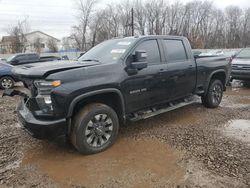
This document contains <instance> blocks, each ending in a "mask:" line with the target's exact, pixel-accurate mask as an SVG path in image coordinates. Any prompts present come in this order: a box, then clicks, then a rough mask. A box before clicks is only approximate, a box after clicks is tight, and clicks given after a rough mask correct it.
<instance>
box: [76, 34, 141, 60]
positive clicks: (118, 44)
mask: <svg viewBox="0 0 250 188" xmlns="http://www.w3.org/2000/svg"><path fill="white" fill-rule="evenodd" d="M135 40H136V39H135V38H124V39H113V40H108V41H105V42H102V43H101V44H98V45H97V46H95V47H94V48H92V49H91V50H89V51H88V52H86V53H85V54H84V55H83V56H82V57H80V58H79V61H82V62H84V61H98V62H101V63H112V62H115V61H117V60H118V59H119V58H120V57H121V56H122V55H123V54H124V53H125V52H126V51H127V49H128V48H129V47H130V46H131V45H132V44H133V43H134V42H135Z"/></svg>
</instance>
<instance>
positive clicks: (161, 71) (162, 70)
mask: <svg viewBox="0 0 250 188" xmlns="http://www.w3.org/2000/svg"><path fill="white" fill-rule="evenodd" d="M164 72H166V70H165V69H160V70H159V71H158V73H164Z"/></svg>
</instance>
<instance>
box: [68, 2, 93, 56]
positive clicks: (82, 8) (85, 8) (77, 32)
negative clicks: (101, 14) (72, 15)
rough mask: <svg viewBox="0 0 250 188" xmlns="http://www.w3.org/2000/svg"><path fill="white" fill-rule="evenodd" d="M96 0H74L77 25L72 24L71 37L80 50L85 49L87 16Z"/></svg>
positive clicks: (89, 14) (88, 16)
mask: <svg viewBox="0 0 250 188" xmlns="http://www.w3.org/2000/svg"><path fill="white" fill-rule="evenodd" d="M97 1H98V0H76V6H77V12H78V20H79V25H78V26H74V28H73V34H72V37H73V38H74V39H75V41H76V44H77V46H78V48H79V49H80V50H82V51H85V50H86V43H87V40H86V33H87V28H88V25H89V18H90V16H91V13H92V10H93V7H94V5H95V4H96V3H97Z"/></svg>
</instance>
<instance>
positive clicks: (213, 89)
mask: <svg viewBox="0 0 250 188" xmlns="http://www.w3.org/2000/svg"><path fill="white" fill-rule="evenodd" d="M222 96H223V84H222V82H221V81H220V80H211V82H210V84H209V88H208V91H207V94H206V95H205V96H203V97H202V98H201V99H202V103H203V105H204V106H206V107H208V108H216V107H218V106H219V105H220V103H221V100H222Z"/></svg>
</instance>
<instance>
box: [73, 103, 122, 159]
mask: <svg viewBox="0 0 250 188" xmlns="http://www.w3.org/2000/svg"><path fill="white" fill-rule="evenodd" d="M105 115H106V116H107V117H105ZM98 117H99V120H98ZM110 121H111V123H110ZM91 122H92V123H91ZM111 128H112V130H110V129H111ZM118 130H119V120H118V117H117V114H116V113H115V111H114V110H113V109H112V108H110V107H109V106H107V105H105V104H100V103H93V104H89V105H87V106H85V107H84V108H83V109H81V110H80V111H79V112H78V113H77V114H76V115H75V116H74V117H73V120H72V128H71V132H70V140H71V143H72V144H73V146H74V147H75V148H76V149H77V150H78V151H79V152H80V153H83V154H95V153H99V152H102V151H104V150H106V149H108V148H109V147H111V146H112V145H113V144H114V142H115V140H116V138H117V135H118ZM93 135H94V136H93ZM108 135H109V136H108ZM91 139H92V141H91Z"/></svg>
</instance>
